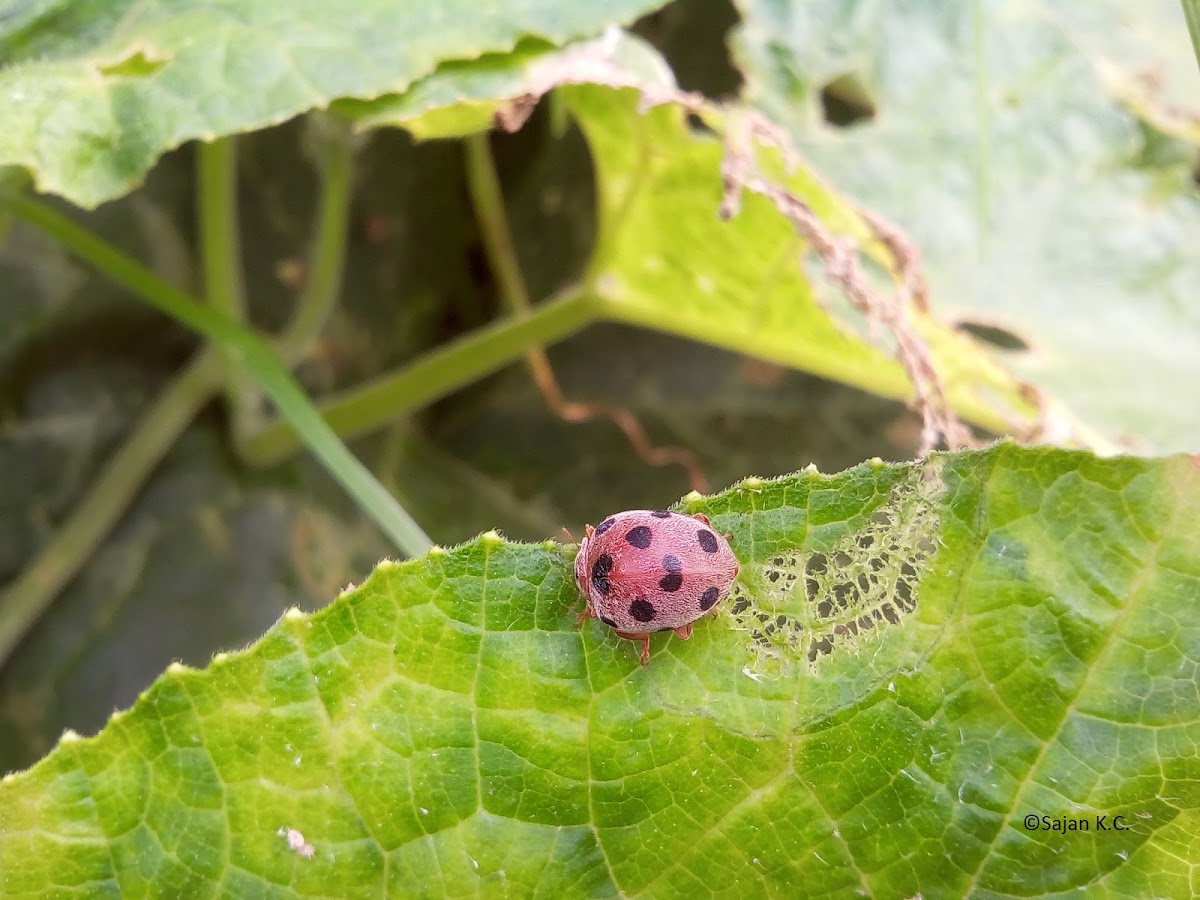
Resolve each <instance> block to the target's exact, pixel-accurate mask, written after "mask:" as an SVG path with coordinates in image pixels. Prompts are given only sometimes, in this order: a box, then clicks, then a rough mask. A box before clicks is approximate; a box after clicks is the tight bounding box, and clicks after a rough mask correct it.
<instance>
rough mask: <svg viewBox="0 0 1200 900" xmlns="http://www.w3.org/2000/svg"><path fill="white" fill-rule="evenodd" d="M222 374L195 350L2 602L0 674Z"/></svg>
mask: <svg viewBox="0 0 1200 900" xmlns="http://www.w3.org/2000/svg"><path fill="white" fill-rule="evenodd" d="M223 374H224V365H223V362H222V360H221V358H220V356H219V355H218V353H217V352H215V351H214V350H211V349H208V350H202V351H200V353H198V354H197V355H196V357H195V359H193V361H192V362H191V363H189V364H188V366H187V368H185V369H184V370H183V372H182V373H180V374H179V375H178V376H176V378H175V379H174V380H173V381H172V382H171V383H170V385H168V387H167V389H166V390H165V391H164V392H163V393H162V394H161V395H160V396H159V397H158V399H157V400H156V401H155V402H154V405H153V406H152V407H151V408H150V410H149V411H148V412H147V413H146V415H145V416H143V417H142V419H141V421H140V422H139V423H138V425H137V427H136V428H135V429H134V431H133V433H132V434H130V436H129V437H128V439H127V440H126V441H125V443H124V444H123V445H122V447H121V449H120V450H119V451H117V453H116V454H115V455H114V456H113V457H112V459H110V460H109V461H108V463H107V464H106V465H105V466H104V469H103V470H102V471H101V473H100V475H99V477H98V478H97V479H96V480H95V481H94V482H93V483H92V485H91V487H90V488H89V489H88V492H87V495H86V496H85V497H84V498H83V501H82V502H81V503H79V505H78V506H76V507H75V509H73V510H72V511H71V516H70V519H69V520H68V521H67V523H66V524H65V525H64V526H63V527H62V528H60V529H59V530H58V531H57V532H55V534H54V537H53V538H52V539H51V541H50V543H49V544H48V545H47V546H46V547H45V548H43V550H42V551H41V553H40V554H38V557H37V559H35V560H34V561H33V563H32V564H31V565H29V566H28V567H26V569H25V570H24V571H23V572H22V573H21V575H20V577H18V578H17V580H16V581H15V582H13V584H12V585H11V586H10V587H9V588H8V589H7V590H6V591H5V592H4V594H3V595H0V668H2V667H3V666H4V663H5V661H6V660H7V659H8V657H9V655H10V654H11V653H12V651H13V649H14V648H15V647H16V646H17V644H18V643H19V642H20V640H21V638H22V637H23V636H24V635H25V634H26V632H28V631H29V629H30V627H31V626H32V625H33V623H34V622H36V621H37V620H38V619H39V618H40V617H41V615H42V614H43V613H44V612H45V611H46V610H47V609H49V607H50V604H51V603H52V602H53V600H54V598H55V596H57V594H58V592H59V591H61V590H62V589H63V587H64V586H65V585H66V584H67V582H68V581H70V580H71V579H72V578H73V577H74V576H75V574H76V573H77V572H78V571H79V569H80V568H81V567H82V566H83V564H84V563H85V562H86V561H87V559H88V558H89V557H90V556H91V555H92V554H93V553H94V552H95V551H96V548H97V547H98V546H99V545H100V543H101V541H103V540H104V538H105V537H106V536H107V535H108V533H109V532H110V531H111V530H112V528H113V526H114V525H115V524H116V522H117V520H118V519H119V518H120V516H121V514H122V513H123V512H124V511H125V509H126V508H127V507H128V505H129V502H130V501H131V500H132V499H133V497H134V495H136V494H137V492H138V489H139V488H140V487H141V486H142V484H143V483H144V482H145V480H146V478H147V477H148V476H149V474H150V472H151V470H152V469H153V468H154V467H155V466H156V465H158V463H159V461H160V460H162V458H163V456H165V455H166V453H167V451H168V450H170V449H171V447H172V446H173V445H174V443H175V441H176V440H177V439H178V438H179V435H180V434H182V433H183V430H184V429H185V428H187V426H188V424H189V423H190V422H191V421H192V419H193V417H195V415H196V413H197V412H198V411H199V410H200V408H201V407H202V406H203V405H204V404H205V403H206V402H207V401H208V399H209V397H211V396H212V394H213V392H214V391H215V390H217V388H218V387H219V386H220V385H221V383H222V381H223Z"/></svg>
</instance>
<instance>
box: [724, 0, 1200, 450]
mask: <svg viewBox="0 0 1200 900" xmlns="http://www.w3.org/2000/svg"><path fill="white" fill-rule="evenodd" d="M737 6H738V9H739V11H740V12H741V14H742V22H741V24H740V25H739V26H738V28H737V29H736V30H735V32H734V34H733V37H732V44H733V47H734V55H735V58H736V59H737V63H738V66H739V68H740V69H741V70H742V72H743V73H744V75H745V77H746V79H747V88H746V95H747V97H748V98H749V99H750V100H751V102H753V103H755V104H757V105H758V106H760V107H761V108H762V109H763V110H765V111H766V112H767V113H768V114H769V115H771V117H772V118H773V119H775V120H776V121H777V122H779V123H781V124H783V125H786V126H787V128H788V129H789V131H790V133H791V135H792V136H793V138H794V139H795V140H796V142H797V143H798V145H799V146H800V147H801V148H802V151H803V152H804V154H805V155H806V156H807V158H808V159H810V160H811V161H812V162H813V163H814V165H815V166H816V168H817V169H818V170H819V171H821V172H823V173H824V174H825V175H826V177H829V178H831V179H832V180H833V181H834V182H835V183H836V184H837V185H838V186H839V187H840V188H841V189H842V190H844V191H845V192H846V193H847V194H849V195H850V196H852V197H854V198H856V199H857V200H858V201H859V202H860V203H863V204H865V205H866V206H867V207H868V208H871V209H875V210H878V211H880V212H882V213H884V214H886V215H888V216H889V217H890V218H891V219H893V220H894V221H896V222H897V223H899V224H900V225H901V226H902V227H904V228H905V229H906V230H907V231H908V232H909V233H910V234H911V235H912V236H913V237H914V239H915V240H916V241H917V242H918V244H919V245H920V246H921V249H922V252H923V253H924V256H925V262H926V266H927V271H928V273H929V279H930V282H931V285H932V292H933V296H934V297H935V298H936V300H935V303H936V308H937V311H938V314H939V315H940V316H942V317H944V318H946V319H947V320H949V321H954V320H957V321H960V322H961V323H963V326H964V327H966V328H970V329H972V330H974V331H975V332H976V333H979V334H982V335H983V336H984V337H985V338H990V339H991V340H992V341H993V342H994V343H996V344H997V346H998V349H999V350H1000V352H1002V353H1003V356H1004V362H1005V364H1006V365H1008V366H1010V367H1011V369H1012V370H1013V371H1015V372H1017V373H1018V374H1019V375H1021V376H1022V377H1024V378H1025V379H1027V380H1028V381H1029V382H1031V383H1032V384H1034V385H1037V386H1038V387H1039V388H1040V389H1042V390H1046V391H1049V392H1050V393H1051V394H1053V395H1054V396H1056V397H1058V398H1059V399H1061V400H1062V401H1063V402H1064V403H1066V404H1067V406H1068V407H1070V408H1071V409H1072V410H1074V411H1075V412H1076V413H1077V414H1078V415H1080V416H1081V417H1082V418H1083V419H1084V420H1085V421H1086V422H1088V423H1089V424H1090V425H1092V426H1093V427H1095V428H1097V429H1098V430H1099V431H1100V432H1102V433H1103V434H1106V435H1107V436H1109V438H1111V439H1114V440H1118V441H1120V442H1121V443H1123V444H1124V445H1126V446H1127V447H1128V448H1129V449H1134V450H1139V451H1142V452H1167V451H1175V450H1191V449H1194V448H1195V447H1197V446H1200V419H1198V418H1197V417H1196V415H1195V409H1194V404H1193V403H1192V402H1191V401H1190V399H1189V398H1188V397H1187V395H1186V394H1183V393H1181V392H1180V391H1179V390H1177V386H1178V385H1183V384H1192V383H1195V382H1196V381H1197V379H1198V378H1200V306H1197V304H1196V303H1195V302H1194V298H1195V294H1196V286H1197V285H1198V284H1200V254H1197V253H1196V252H1195V248H1196V247H1197V246H1200V202H1198V200H1197V188H1196V172H1197V171H1198V169H1197V145H1200V132H1197V134H1196V137H1195V141H1194V142H1188V141H1184V140H1181V139H1179V138H1178V137H1171V136H1169V135H1168V134H1167V133H1164V132H1163V131H1162V130H1160V128H1159V127H1156V124H1155V122H1156V121H1158V120H1157V119H1156V120H1149V119H1141V118H1139V116H1138V115H1137V112H1136V110H1132V109H1130V108H1128V106H1127V105H1126V103H1125V102H1124V101H1123V100H1122V99H1121V98H1122V96H1124V95H1123V94H1122V93H1121V91H1120V90H1119V88H1120V87H1121V86H1122V85H1128V84H1129V83H1131V82H1138V81H1139V80H1140V82H1141V83H1143V84H1146V85H1149V86H1150V87H1154V86H1156V85H1157V86H1160V87H1155V88H1154V90H1153V91H1152V92H1151V96H1152V98H1153V100H1154V102H1153V103H1150V104H1148V107H1146V108H1147V111H1148V112H1150V111H1153V110H1154V109H1155V108H1158V109H1159V110H1160V111H1161V106H1162V104H1178V105H1179V108H1178V113H1179V115H1180V116H1182V117H1184V118H1185V119H1187V118H1190V119H1191V120H1192V121H1193V123H1194V122H1195V121H1196V119H1197V116H1198V115H1200V105H1198V104H1197V100H1196V98H1197V97H1200V71H1198V70H1197V66H1196V60H1195V58H1194V56H1193V54H1192V48H1191V46H1190V44H1189V41H1188V33H1187V28H1186V25H1185V23H1184V19H1183V13H1182V10H1181V8H1180V5H1179V3H1178V0H1147V2H1145V3H1139V4H1137V6H1136V7H1134V6H1131V5H1129V4H1122V3H1118V2H1102V3H1087V4H1078V3H1070V2H1058V0H1033V2H1003V0H992V2H981V3H973V4H921V3H910V4H894V3H885V2H876V0H813V2H803V3H802V2H792V0H738V2H737ZM1159 124H1161V122H1159Z"/></svg>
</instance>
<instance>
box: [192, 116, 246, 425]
mask: <svg viewBox="0 0 1200 900" xmlns="http://www.w3.org/2000/svg"><path fill="white" fill-rule="evenodd" d="M234 141H235V139H234V138H232V137H227V138H222V139H221V140H218V141H214V142H212V143H210V144H203V143H202V144H199V145H198V146H197V148H196V184H197V216H198V220H199V221H198V225H199V232H200V257H201V261H202V265H203V269H204V297H205V299H206V300H207V301H208V304H209V305H210V306H211V307H212V308H213V309H215V310H217V311H218V312H220V313H222V314H224V315H226V316H228V317H229V318H230V319H233V320H234V321H235V322H245V321H246V289H245V283H244V281H243V278H242V264H241V254H240V252H239V248H240V247H241V238H240V229H239V227H238V214H237V147H236V144H235V143H234ZM228 375H229V377H228V383H227V387H226V391H225V397H226V403H227V405H228V407H229V412H230V416H231V418H232V419H233V422H234V427H235V429H236V428H238V427H239V426H240V423H241V422H242V420H243V417H244V412H245V410H246V408H247V400H248V399H249V396H248V391H247V388H248V387H249V384H248V383H247V377H246V373H245V372H243V371H242V369H241V367H240V366H236V365H231V366H230V367H229V373H228Z"/></svg>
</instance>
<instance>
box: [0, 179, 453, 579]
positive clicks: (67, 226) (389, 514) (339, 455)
mask: <svg viewBox="0 0 1200 900" xmlns="http://www.w3.org/2000/svg"><path fill="white" fill-rule="evenodd" d="M0 198H2V199H3V200H4V201H5V202H6V203H7V204H8V206H9V208H10V209H11V210H12V211H13V212H14V213H16V214H17V215H19V216H20V217H21V218H23V219H25V220H26V221H27V222H29V223H30V224H31V225H34V226H35V227H37V228H40V229H41V230H42V231H44V232H46V233H47V234H49V235H50V236H51V237H53V238H55V239H56V240H58V241H60V242H62V243H63V244H64V245H65V246H66V247H67V248H68V249H70V250H71V252H73V253H75V254H76V255H77V256H79V257H80V258H82V259H84V260H86V261H87V262H89V263H91V264H92V265H93V266H95V267H96V268H97V269H98V270H99V271H100V272H102V273H103V274H105V275H107V276H108V277H110V278H112V279H113V280H114V281H116V282H117V283H119V284H122V285H124V286H125V287H127V288H129V289H130V290H131V291H133V292H134V293H135V294H137V295H138V296H140V297H142V298H143V299H144V300H146V301H147V302H148V303H150V304H151V305H152V306H154V307H156V308H157V309H159V310H162V311H163V312H165V313H167V314H168V315H171V316H173V317H174V318H176V319H178V320H179V321H181V322H183V323H184V324H185V325H188V326H189V327H191V328H193V329H195V330H196V331H198V332H199V333H200V334H202V335H204V336H205V337H206V338H208V339H209V340H211V341H214V342H215V343H216V344H217V345H218V346H220V347H221V348H222V349H223V350H224V351H225V352H226V353H228V354H229V356H230V357H232V358H233V359H234V360H235V361H236V362H238V363H240V364H242V365H244V366H245V367H246V369H247V370H248V371H250V372H251V373H252V374H253V375H254V376H255V378H256V379H257V381H258V383H259V385H260V386H261V387H262V389H263V390H264V391H265V392H266V394H267V396H269V397H270V398H271V400H272V401H274V403H275V405H276V406H277V407H278V408H279V412H280V414H281V415H282V416H284V417H285V418H287V419H288V420H289V421H290V422H291V423H292V425H293V426H294V427H295V428H296V431H297V432H299V433H300V434H301V435H302V436H303V437H304V442H305V444H306V445H307V446H308V448H309V449H310V450H311V451H312V452H313V453H314V454H315V455H316V456H317V458H318V459H320V461H321V462H322V464H324V466H325V468H326V469H327V470H328V471H329V473H330V474H331V475H332V476H333V477H334V478H335V479H336V480H337V481H338V482H339V483H341V485H342V486H343V487H344V488H345V489H346V490H347V491H348V492H349V493H350V494H351V496H353V497H354V498H355V500H357V501H358V503H359V505H360V507H361V508H362V509H363V510H364V511H365V512H366V513H367V514H368V515H370V516H371V517H372V518H373V519H374V520H375V522H376V523H377V524H378V525H379V527H380V528H381V529H382V530H383V531H384V533H385V534H387V535H388V537H390V538H391V539H392V541H394V542H395V544H396V546H397V547H398V548H400V550H401V551H402V552H404V553H406V554H408V555H410V556H417V555H419V554H421V553H424V552H425V551H426V550H428V549H429V548H430V547H431V546H433V544H432V542H431V541H430V540H429V538H428V537H427V536H426V535H425V533H424V532H423V531H422V530H421V528H420V526H418V525H417V523H416V522H415V521H414V520H413V519H412V517H411V516H410V515H409V514H408V513H407V512H406V511H405V510H404V509H403V507H401V506H400V504H399V503H397V502H396V499H395V498H394V497H392V495H391V494H389V493H388V492H387V491H386V490H385V489H384V488H383V486H382V485H380V483H379V482H378V480H376V478H375V477H374V476H373V475H372V474H371V472H370V470H368V469H367V468H366V467H365V466H364V465H363V464H362V463H361V462H359V460H358V459H356V458H355V457H354V455H353V454H352V453H351V452H350V451H349V450H348V449H347V448H346V445H345V444H343V443H342V442H341V441H340V440H339V439H338V436H337V435H336V434H335V433H334V432H333V431H332V430H331V429H330V427H329V426H328V425H327V424H326V423H325V420H324V419H322V418H321V416H320V414H319V413H318V412H317V411H316V409H315V408H314V407H313V405H312V402H311V401H310V400H309V398H308V396H307V395H306V394H305V393H304V391H303V390H301V389H300V387H299V385H297V384H296V381H295V379H293V378H292V375H291V372H289V371H288V370H287V368H286V367H285V366H284V365H283V364H282V363H281V362H280V360H279V357H278V355H277V354H276V353H275V351H274V350H273V349H272V347H271V346H270V345H269V344H268V343H267V342H265V341H264V340H263V339H262V338H260V337H259V336H258V335H256V334H254V332H252V331H250V330H248V329H247V328H245V327H244V326H243V325H241V324H240V323H238V322H235V321H233V320H231V319H229V318H228V317H227V316H224V315H221V314H220V313H218V312H216V311H214V310H212V309H209V308H208V307H207V306H204V305H202V304H200V303H197V302H196V301H195V300H193V299H192V298H191V297H189V296H188V295H187V294H186V293H184V292H183V291H181V290H179V289H178V288H177V287H175V286H174V285H173V284H171V283H170V282H168V281H165V280H164V279H162V278H160V277H159V276H157V275H155V274H154V273H153V272H151V271H150V270H149V269H147V268H145V267H144V266H142V265H141V264H140V263H138V262H137V261H136V260H134V259H131V258H130V257H128V256H126V255H125V254H123V253H121V252H120V251H119V250H117V249H116V248H114V247H112V246H111V245H109V244H107V243H106V242H105V241H103V240H101V239H100V238H98V237H96V236H95V235H94V234H92V233H91V232H89V231H87V230H86V229H84V228H81V227H80V226H78V225H76V224H75V223H74V222H72V221H71V220H70V219H68V218H67V217H66V216H64V215H62V214H60V213H58V212H55V211H54V210H53V209H51V208H50V207H49V206H48V205H46V204H45V203H43V202H40V201H38V200H36V199H34V198H32V197H29V196H27V195H25V194H22V193H16V192H10V191H4V192H2V193H0Z"/></svg>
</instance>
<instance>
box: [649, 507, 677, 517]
mask: <svg viewBox="0 0 1200 900" xmlns="http://www.w3.org/2000/svg"><path fill="white" fill-rule="evenodd" d="M650 515H652V516H654V518H656V519H669V518H671V516H673V515H675V513H673V512H671V511H669V510H666V509H656V510H655V511H654V512H652V513H650Z"/></svg>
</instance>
